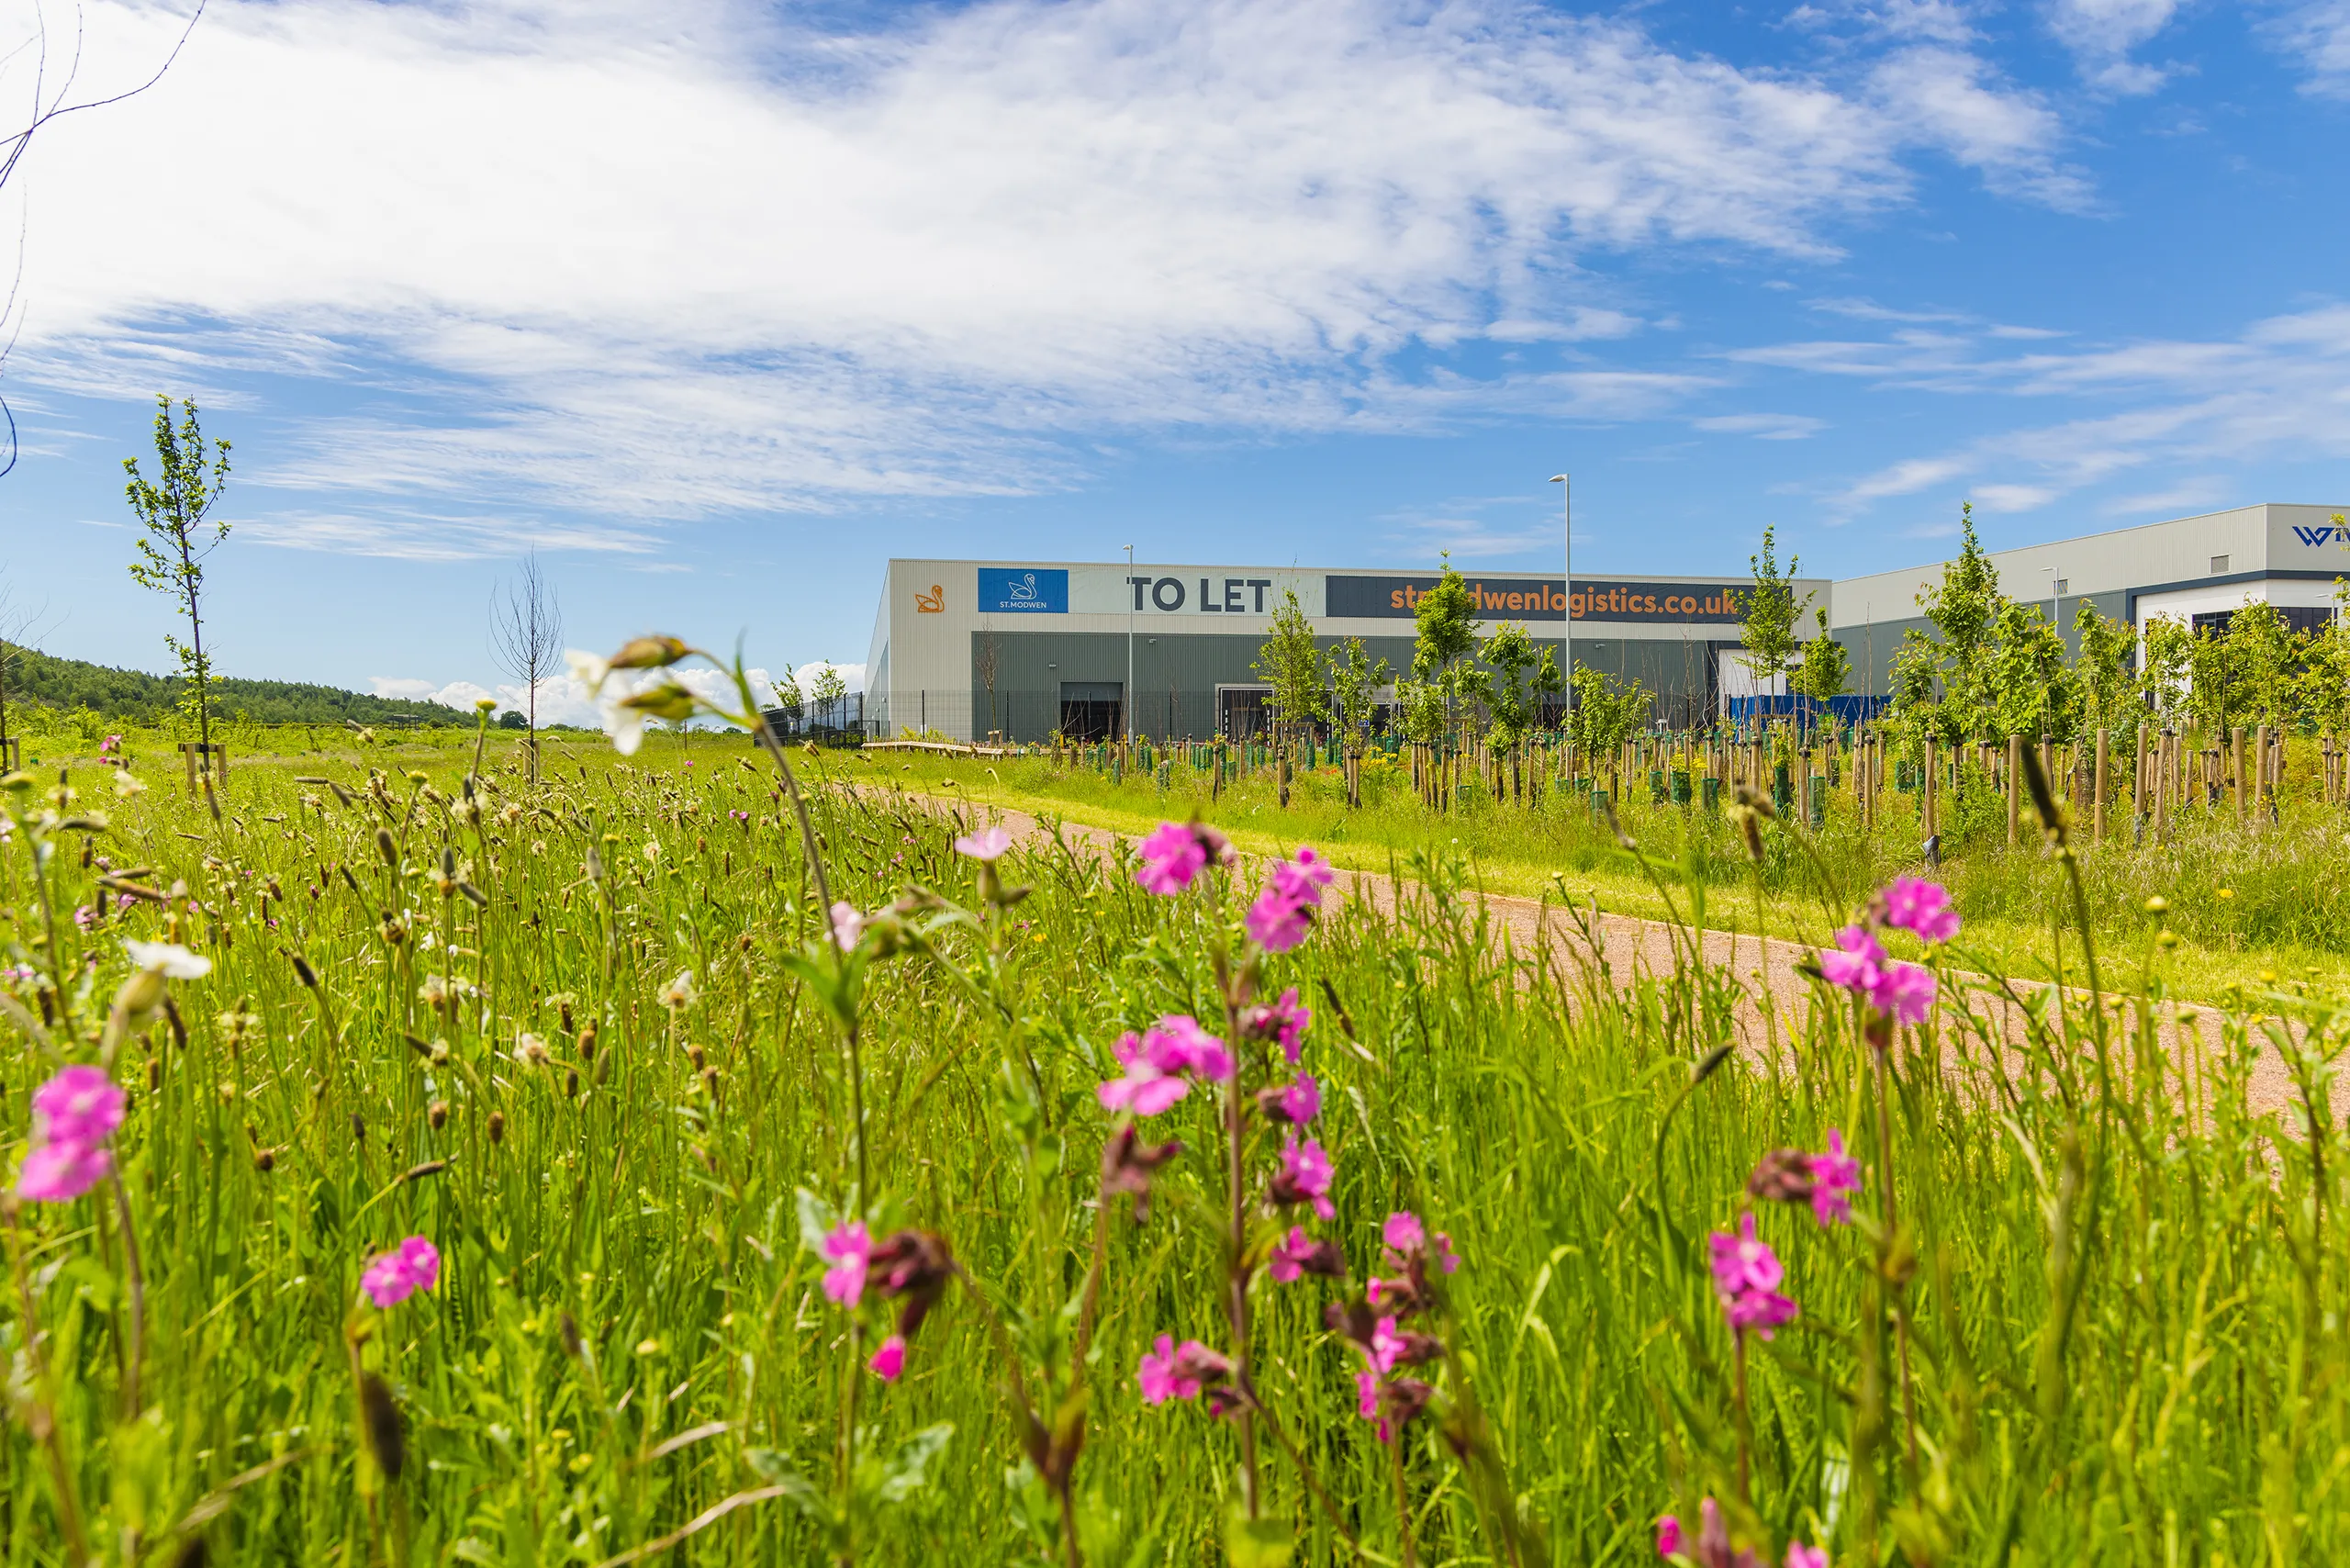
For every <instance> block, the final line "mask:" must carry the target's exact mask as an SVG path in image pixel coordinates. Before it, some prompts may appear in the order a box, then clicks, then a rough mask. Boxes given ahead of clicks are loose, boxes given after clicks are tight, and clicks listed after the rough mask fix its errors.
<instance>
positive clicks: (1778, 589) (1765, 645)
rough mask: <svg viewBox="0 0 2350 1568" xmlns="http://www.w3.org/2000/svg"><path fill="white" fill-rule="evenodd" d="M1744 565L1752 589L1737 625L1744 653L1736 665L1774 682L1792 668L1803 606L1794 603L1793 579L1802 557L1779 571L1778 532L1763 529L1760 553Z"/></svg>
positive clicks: (1790, 557)
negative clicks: (1743, 613) (1751, 579)
mask: <svg viewBox="0 0 2350 1568" xmlns="http://www.w3.org/2000/svg"><path fill="white" fill-rule="evenodd" d="M1746 564H1747V566H1748V567H1749V569H1751V571H1752V572H1753V574H1754V586H1753V587H1752V588H1749V589H1748V590H1747V593H1746V603H1745V605H1744V607H1743V608H1744V609H1745V610H1746V619H1745V620H1744V622H1741V623H1740V626H1739V641H1740V642H1741V643H1743V644H1745V650H1746V651H1745V652H1743V653H1741V654H1740V655H1739V659H1738V662H1739V663H1740V664H1742V665H1744V666H1746V667H1747V668H1748V669H1749V670H1751V671H1752V672H1753V673H1754V675H1755V677H1756V678H1759V679H1761V680H1764V681H1772V680H1776V679H1778V678H1780V677H1781V676H1784V675H1785V674H1787V673H1788V672H1789V671H1790V670H1791V669H1792V668H1793V667H1794V665H1795V662H1796V652H1797V650H1798V646H1799V644H1798V642H1797V639H1796V618H1797V617H1799V616H1800V615H1802V614H1803V611H1804V606H1803V605H1800V604H1797V603H1796V582H1795V579H1796V571H1797V570H1798V569H1799V568H1800V567H1801V566H1802V558H1801V557H1799V556H1795V555H1790V556H1788V557H1787V569H1786V570H1785V571H1784V572H1782V571H1781V570H1779V554H1778V531H1777V530H1776V529H1775V528H1773V527H1768V526H1766V527H1765V528H1764V529H1763V530H1762V554H1759V555H1749V556H1748V557H1747V558H1746ZM1807 602H1808V601H1807Z"/></svg>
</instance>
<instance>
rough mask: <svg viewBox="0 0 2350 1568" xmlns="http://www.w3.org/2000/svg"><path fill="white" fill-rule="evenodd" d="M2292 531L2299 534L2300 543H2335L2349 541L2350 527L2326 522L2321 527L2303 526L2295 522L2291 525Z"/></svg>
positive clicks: (2313, 544)
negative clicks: (2345, 527) (2346, 527)
mask: <svg viewBox="0 0 2350 1568" xmlns="http://www.w3.org/2000/svg"><path fill="white" fill-rule="evenodd" d="M2293 532H2294V533H2295V534H2297V535H2299V536H2300V541H2301V543H2304V544H2308V545H2311V546H2316V545H2319V544H2323V543H2327V542H2328V541H2332V542H2333V543H2350V529H2344V528H2343V527H2341V526H2339V525H2338V524H2334V523H2328V524H2326V525H2325V526H2324V527H2322V528H2303V527H2302V526H2301V525H2300V523H2298V522H2297V523H2295V524H2294V525H2293Z"/></svg>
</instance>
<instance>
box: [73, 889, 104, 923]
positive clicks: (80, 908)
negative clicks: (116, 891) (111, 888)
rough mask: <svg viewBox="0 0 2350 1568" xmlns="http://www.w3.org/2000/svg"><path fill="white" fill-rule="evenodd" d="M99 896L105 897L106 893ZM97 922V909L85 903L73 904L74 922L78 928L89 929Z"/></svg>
mask: <svg viewBox="0 0 2350 1568" xmlns="http://www.w3.org/2000/svg"><path fill="white" fill-rule="evenodd" d="M99 896H100V897H101V898H103V897H105V896H106V895H104V894H103V893H102V894H100V895H99ZM97 923H98V912H97V911H96V910H94V909H92V908H91V907H90V906H89V905H88V904H85V903H84V904H76V905H74V906H73V924H74V925H75V926H76V927H77V928H78V929H80V930H83V931H87V930H88V929H90V927H92V926H93V925H95V924H97Z"/></svg>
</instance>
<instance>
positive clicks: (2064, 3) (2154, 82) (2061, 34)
mask: <svg viewBox="0 0 2350 1568" xmlns="http://www.w3.org/2000/svg"><path fill="white" fill-rule="evenodd" d="M2178 8H2179V0H2050V3H2049V6H2048V30H2049V31H2050V32H2052V33H2053V34H2054V35H2055V36H2056V40H2057V41H2058V42H2059V43H2062V44H2063V45H2064V46H2065V48H2066V49H2068V50H2072V52H2073V59H2074V61H2075V62H2076V64H2077V65H2078V66H2079V68H2080V73H2081V77H2082V79H2083V80H2084V81H2086V82H2087V83H2088V84H2090V85H2091V86H2093V87H2098V88H2101V89H2103V90H2104V91H2106V92H2109V93H2120V94H2139V93H2151V92H2153V91H2154V89H2155V88H2157V87H2160V86H2161V85H2162V84H2164V83H2165V81H2167V80H2168V79H2169V77H2170V75H2171V72H2170V71H2169V70H2168V69H2166V68H2164V67H2161V66H2154V65H2148V64H2146V63H2144V62H2141V61H2135V60H2132V59H2131V58H2130V55H2131V51H2132V50H2135V49H2137V48H2138V47H2139V46H2140V45H2141V44H2143V43H2146V42H2148V41H2150V40H2151V39H2154V37H2156V36H2157V35H2158V34H2160V33H2161V32H2162V30H2163V29H2164V28H2167V27H2169V26H2170V24H2171V18H2172V17H2175V16H2177V14H2178Z"/></svg>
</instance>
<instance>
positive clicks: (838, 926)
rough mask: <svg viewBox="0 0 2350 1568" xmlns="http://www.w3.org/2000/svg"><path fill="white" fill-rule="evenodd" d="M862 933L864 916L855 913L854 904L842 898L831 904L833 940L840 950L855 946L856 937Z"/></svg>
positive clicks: (843, 950)
mask: <svg viewBox="0 0 2350 1568" xmlns="http://www.w3.org/2000/svg"><path fill="white" fill-rule="evenodd" d="M862 935H865V916H863V915H861V914H859V913H856V905H855V904H853V903H851V902H848V901H847V900H846V899H843V900H842V901H841V902H838V903H836V904H834V905H833V940H834V943H836V944H838V946H839V947H840V950H841V951H842V952H844V953H845V952H847V951H848V950H849V949H850V948H852V947H854V946H856V940H857V938H858V937H860V936H862Z"/></svg>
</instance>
